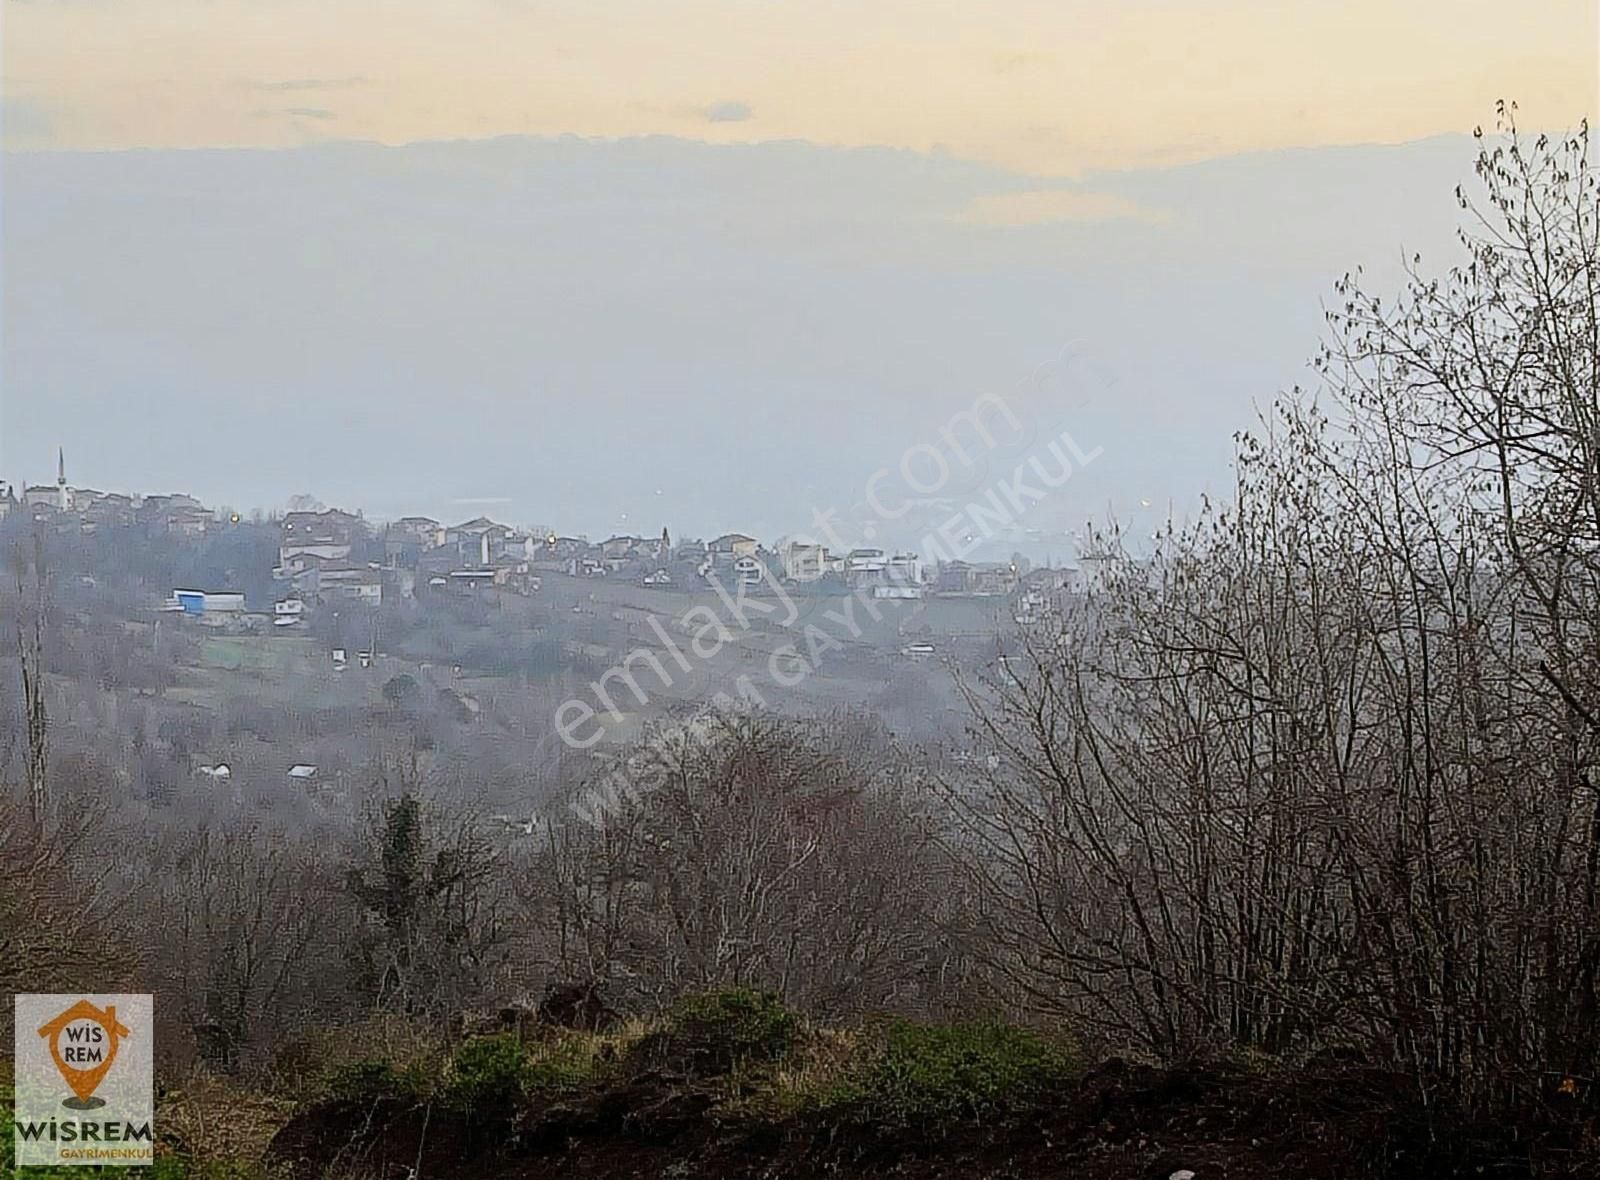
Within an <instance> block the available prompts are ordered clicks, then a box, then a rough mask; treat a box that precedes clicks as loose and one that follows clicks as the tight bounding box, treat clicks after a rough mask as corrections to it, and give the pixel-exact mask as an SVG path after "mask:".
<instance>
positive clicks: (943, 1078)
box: [823, 1020, 1076, 1124]
mask: <svg viewBox="0 0 1600 1180" xmlns="http://www.w3.org/2000/svg"><path fill="white" fill-rule="evenodd" d="M1075 1065H1076V1054H1075V1053H1074V1052H1073V1051H1072V1049H1071V1048H1070V1047H1069V1046H1068V1045H1066V1044H1064V1043H1062V1042H1060V1041H1057V1040H1052V1039H1050V1038H1048V1037H1044V1036H1041V1035H1040V1034H1038V1033H1035V1032H1032V1031H1030V1030H1028V1029H1024V1028H1018V1027H1016V1026H1014V1025H1009V1024H1004V1023H1001V1022H998V1021H987V1020H985V1021H972V1022H966V1023H961V1024H946V1025H924V1024H913V1023H911V1022H909V1021H895V1022H893V1023H891V1024H889V1025H888V1026H886V1027H885V1029H884V1030H883V1033H882V1037H881V1040H880V1041H879V1043H878V1044H877V1045H876V1046H875V1048H874V1050H873V1051H871V1052H870V1053H868V1054H867V1055H866V1057H865V1060H863V1061H859V1062H858V1063H857V1064H856V1065H855V1066H853V1067H851V1068H850V1069H848V1070H847V1071H846V1076H845V1077H844V1078H843V1079H842V1080H841V1081H839V1082H838V1083H836V1084H835V1085H834V1086H833V1087H832V1088H831V1089H830V1090H829V1092H828V1093H827V1094H826V1096H825V1098H824V1100H823V1104H824V1105H827V1106H835V1105H842V1106H849V1107H852V1108H854V1110H855V1111H856V1112H857V1114H858V1115H860V1116H861V1117H863V1118H865V1119H868V1120H872V1121H878V1122H890V1123H908V1124H909V1123H930V1122H936V1121H940V1120H946V1119H956V1118H971V1117H975V1116H980V1115H986V1114H992V1113H994V1112H996V1111H999V1110H1003V1109H1006V1108H1009V1107H1016V1106H1022V1105H1026V1104H1027V1103H1029V1102H1032V1101H1036V1100H1038V1099H1039V1098H1041V1097H1043V1096H1044V1095H1045V1094H1047V1093H1048V1092H1050V1091H1051V1090H1053V1089H1055V1088H1056V1087H1058V1086H1060V1085H1061V1084H1062V1083H1064V1082H1066V1081H1067V1080H1069V1079H1070V1078H1071V1076H1072V1074H1073V1071H1074V1069H1075Z"/></svg>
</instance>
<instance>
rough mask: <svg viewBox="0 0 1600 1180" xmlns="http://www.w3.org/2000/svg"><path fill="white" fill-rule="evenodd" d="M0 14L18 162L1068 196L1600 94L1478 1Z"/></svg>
mask: <svg viewBox="0 0 1600 1180" xmlns="http://www.w3.org/2000/svg"><path fill="white" fill-rule="evenodd" d="M4 15H5V29H4V33H5V36H4V68H5V70H4V72H5V97H6V99H7V103H8V105H12V104H15V105H14V108H13V109H16V110H48V111H49V112H50V117H49V119H48V120H47V121H42V120H37V119H34V120H18V121H15V122H14V123H13V125H12V126H11V127H10V128H9V131H8V144H9V146H12V147H35V148H37V147H47V148H95V149H104V148H128V147H194V146H267V147H270V146H287V145H291V144H294V143H298V142H302V141H303V140H304V139H305V138H307V136H308V135H323V134H326V130H325V129H319V130H315V131H313V130H312V129H311V128H310V126H309V124H312V123H320V124H324V125H327V124H329V123H331V122H332V121H333V120H334V119H335V118H336V119H337V123H336V126H337V128H338V134H339V135H340V136H341V137H343V138H352V139H368V140H376V141H378V142H383V143H403V142H409V141H415V140H421V139H453V138H463V137H465V138H480V137H488V136H495V135H504V134H539V135H545V134H556V133H567V132H572V133H577V134H581V135H590V136H625V135H636V134H670V135H681V136H691V137H695V138H701V139H707V140H711V141H713V142H748V141H751V140H755V139H806V140H810V141H813V142H816V143H822V144H834V145H844V146H852V145H888V146H894V147H902V148H910V149H914V150H918V151H934V150H944V151H948V152H951V153H953V154H956V155H959V156H963V157H967V158H971V159H977V160H983V161H985V162H989V163H994V164H999V165H1002V166H1004V167H1006V168H1008V169H1011V170H1013V171H1017V172H1022V173H1028V174H1034V175H1057V176H1061V175H1074V174H1081V173H1083V172H1085V171H1092V170H1098V169H1108V168H1126V167H1139V166H1148V165H1155V164H1169V163H1178V162H1183V161H1189V160H1196V159H1202V158H1209V157H1215V156H1220V155H1228V154H1233V153H1237V152H1241V151H1249V150H1257V149H1271V148H1278V147H1285V146H1297V145H1322V144H1332V143H1355V142H1363V143H1365V142H1389V143H1393V142H1401V141H1406V140H1411V139H1416V138H1419V137H1423V136H1427V135H1432V134H1436V133H1440V132H1445V131H1463V130H1467V129H1469V128H1470V127H1471V126H1472V125H1473V124H1474V123H1476V122H1479V121H1481V120H1484V119H1486V118H1487V117H1488V112H1489V111H1490V109H1491V107H1492V104H1493V102H1494V100H1495V99H1497V98H1500V97H1515V98H1516V99H1518V100H1519V102H1520V104H1521V106H1522V109H1523V111H1524V113H1525V116H1526V121H1527V122H1529V123H1538V124H1543V125H1551V126H1566V125H1569V124H1571V123H1572V122H1574V121H1575V120H1576V119H1577V118H1579V117H1581V116H1583V115H1584V114H1587V113H1591V112H1592V110H1593V108H1594V105H1595V97H1596V95H1595V87H1596V79H1595V70H1596V67H1595V59H1596V15H1595V6H1594V5H1593V4H1592V3H1590V2H1589V0H1550V2H1547V3H1542V4H1539V5H1537V6H1533V7H1530V8H1527V9H1524V10H1521V11H1519V12H1517V14H1516V15H1515V17H1512V16H1510V15H1508V12H1507V10H1506V9H1505V8H1504V7H1503V6H1500V5H1495V4H1491V3H1488V2H1487V0H1410V2H1408V3H1406V4H1404V5H1396V4H1393V3H1391V2H1389V0H1352V2H1349V3H1341V4H1335V3H1323V2H1316V3H1302V4H1292V5H1285V4H1282V3H1276V2H1275V3H1266V2H1262V0H1193V2H1190V3H1177V2H1175V0H1167V2H1161V0H1147V2H1141V3H1125V2H1122V0H1116V2H1113V0H1097V2H1094V3H1087V2H1082V0H1079V2H1071V0H1069V2H1066V3H1062V2H1060V0H1049V2H1046V0H983V2H979V0H973V2H971V3H954V4H946V5H928V4H926V3H923V2H921V0H917V2H913V0H881V2H879V3H875V4H872V5H861V6H850V7H848V8H845V7H835V6H819V5H816V4H815V3H812V2H810V0H804V2H802V0H771V2H769V3H763V4H759V5H752V4H746V3H741V2H737V0H685V2H682V3H673V4H661V3H659V2H658V0H648V2H646V0H607V2H605V3H594V2H592V0H581V2H580V0H550V2H547V3H539V4H533V3H523V2H520V0H517V2H513V0H462V2H461V3H455V4H449V5H441V4H438V3H436V2H434V0H427V2H423V0H277V2H275V3H273V4H270V5H267V4H259V3H255V2H254V0H119V2H118V3H115V4H100V3H86V4H37V3H22V2H19V0H7V2H6V3H5V6H4ZM264 89H270V90H278V91H282V92H285V93H286V94H287V93H290V92H297V91H298V92H303V94H304V95H305V96H306V97H310V96H311V95H314V96H315V101H313V102H306V103H297V104H295V105H296V106H297V107H302V108H303V109H305V110H315V111H317V112H318V114H317V115H315V116H302V117H300V118H280V119H262V118H259V117H257V114H256V113H257V112H258V111H259V110H260V109H261V106H262V103H261V101H260V99H261V94H262V91H263V90H264ZM729 96H737V97H736V98H732V97H729ZM757 112H758V113H759V118H755V117H752V116H753V114H754V113H757ZM1060 199H1062V198H1050V200H1060ZM1044 203H1047V202H1045V200H1044V198H1038V199H1037V200H1036V203H1035V205H1034V206H1030V205H1029V203H1028V202H1027V201H1023V202H1022V203H1021V204H1020V205H1017V204H1016V202H1015V201H1013V205H1012V207H1011V208H1012V210H1013V213H1016V214H1017V215H1029V216H1034V215H1037V214H1039V213H1040V211H1041V209H1042V208H1043V204H1044ZM1018 211H1020V213H1018ZM1068 212H1069V214H1072V213H1073V211H1071V210H1069V211H1068ZM975 215H976V216H980V217H984V218H989V217H1004V216H1009V215H1012V214H1008V213H1006V210H1005V208H991V209H987V210H979V211H978V213H977V214H975Z"/></svg>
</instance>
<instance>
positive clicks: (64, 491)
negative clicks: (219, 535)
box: [0, 451, 238, 537]
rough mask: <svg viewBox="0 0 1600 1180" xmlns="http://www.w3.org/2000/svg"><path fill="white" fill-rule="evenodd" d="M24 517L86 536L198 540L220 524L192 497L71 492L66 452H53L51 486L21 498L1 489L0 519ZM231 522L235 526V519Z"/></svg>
mask: <svg viewBox="0 0 1600 1180" xmlns="http://www.w3.org/2000/svg"><path fill="white" fill-rule="evenodd" d="M23 513H27V514H29V515H31V516H32V518H33V519H34V520H36V521H39V522H50V523H54V524H56V525H58V526H59V525H61V524H64V523H75V524H77V526H78V528H79V530H80V531H81V532H84V533H93V532H94V531H96V530H97V529H99V528H102V527H119V528H129V527H135V526H142V527H144V528H145V529H147V530H149V531H151V532H156V533H166V534H172V535H175V536H185V537H200V536H204V535H205V534H206V533H207V532H208V531H210V530H211V529H214V528H216V527H217V525H218V523H219V522H218V519H217V514H216V513H215V512H213V511H212V510H211V509H209V508H207V507H206V506H205V505H204V504H202V503H200V501H199V500H196V499H195V498H194V497H193V496H186V495H182V494H173V495H161V496H129V495H126V494H125V493H122V492H102V491H98V490H96V489H95V488H76V487H72V486H71V485H70V484H68V483H67V457H66V452H65V451H58V452H57V453H56V482H55V483H53V484H33V485H29V486H25V487H23V489H22V492H21V494H20V495H19V494H18V493H17V488H16V485H15V484H6V485H4V487H3V489H0V520H4V519H6V518H8V517H11V516H13V515H21V514H23ZM231 519H232V520H233V521H234V522H237V521H238V517H237V516H233V517H232V518H231Z"/></svg>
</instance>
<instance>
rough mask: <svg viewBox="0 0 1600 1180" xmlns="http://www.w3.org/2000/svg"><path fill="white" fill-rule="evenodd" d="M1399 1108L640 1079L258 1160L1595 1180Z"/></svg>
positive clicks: (1556, 1115) (1556, 1123) (1234, 1082)
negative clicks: (842, 1090) (869, 1095)
mask: <svg viewBox="0 0 1600 1180" xmlns="http://www.w3.org/2000/svg"><path fill="white" fill-rule="evenodd" d="M724 1093H725V1091H724ZM1409 1094H1410V1091H1409V1090H1408V1088H1407V1086H1406V1085H1405V1083H1404V1080H1403V1079H1400V1078H1396V1077H1394V1076H1393V1075H1388V1074H1384V1073H1379V1072H1374V1071H1363V1070H1358V1069H1352V1068H1349V1067H1345V1068H1342V1069H1339V1070H1337V1071H1332V1070H1330V1071H1326V1072H1322V1073H1316V1072H1312V1071H1300V1072H1298V1073H1296V1074H1294V1075H1292V1076H1286V1075H1282V1074H1264V1073H1260V1072H1255V1071H1247V1070H1242V1069H1238V1068H1233V1067H1226V1066H1215V1065H1211V1066H1200V1065H1191V1066H1186V1067H1178V1068H1173V1069H1156V1068H1152V1067H1148V1066H1142V1065H1130V1064H1127V1063H1124V1062H1120V1061H1110V1062H1107V1063H1104V1064H1102V1065H1100V1066H1098V1067H1097V1068H1095V1069H1093V1070H1091V1071H1090V1072H1089V1073H1088V1074H1086V1075H1085V1076H1084V1077H1082V1078H1081V1079H1079V1080H1078V1081H1076V1082H1075V1083H1074V1084H1072V1085H1071V1086H1070V1087H1068V1088H1066V1089H1064V1090H1063V1091H1061V1092H1060V1093H1058V1094H1055V1095H1053V1096H1051V1098H1050V1099H1049V1100H1048V1101H1046V1102H1044V1103H1042V1104H1040V1105H1039V1106H1037V1107H1035V1108H1032V1109H1029V1110H1027V1111H1014V1112H1011V1113H1010V1114H1007V1115H1004V1116H1000V1117H994V1118H989V1119H984V1120H976V1119H974V1120H969V1121H957V1122H954V1123H950V1124H946V1125H941V1126H935V1127H915V1128H912V1127H895V1128H888V1127H882V1126H871V1125H866V1124H863V1123H861V1122H859V1121H857V1120H853V1119H852V1118H850V1117H849V1116H848V1115H847V1114H840V1113H839V1112H830V1113H829V1114H828V1115H827V1116H826V1117H823V1116H809V1117H796V1118H793V1119H789V1120H786V1121H781V1122H776V1123H773V1122H765V1123H757V1122H751V1121H749V1120H739V1119H734V1118H730V1117H727V1116H726V1115H725V1113H724V1112H723V1109H722V1108H721V1107H719V1106H718V1105H717V1097H718V1095H717V1094H715V1093H713V1092H712V1091H711V1090H710V1089H707V1088H703V1087H698V1086H696V1085H694V1084H690V1083H685V1082H683V1081H681V1080H668V1079H666V1078H663V1077H662V1076H660V1075H653V1074H646V1075H643V1076H640V1077H637V1078H635V1079H633V1080H632V1081H630V1082H628V1083H626V1084H623V1085H620V1086H616V1087H613V1088H609V1089H607V1090H604V1091H600V1092H595V1093H590V1094H586V1095H584V1096H581V1097H578V1098H574V1099H572V1100H570V1101H565V1102H555V1103H547V1104H535V1105H532V1106H530V1107H529V1108H528V1109H526V1110H524V1111H523V1112H521V1114H520V1115H519V1116H518V1118H517V1120H516V1122H515V1123H514V1124H513V1125H511V1126H506V1127H501V1128H494V1127H487V1126H483V1125H481V1124H480V1125H473V1124H471V1123H469V1122H467V1121H465V1120H463V1119H461V1118H459V1117H457V1116H453V1115H449V1114H444V1113H441V1112H440V1111H439V1110H438V1109H427V1108H420V1107H417V1106H414V1105H410V1104H406V1103H401V1102H396V1101H393V1100H383V1101H378V1102H376V1103H366V1104H358V1103H351V1102H332V1103H327V1104H323V1105H320V1106H316V1107H313V1108H311V1109H309V1110H306V1111H304V1112H302V1113H301V1114H299V1115H297V1116H296V1117H295V1118H294V1119H292V1120H291V1121H290V1122H289V1123H288V1124H287V1125H286V1126H285V1127H284V1128H283V1129H282V1130H281V1131H280V1132H279V1133H278V1135H277V1137H276V1138H275V1139H274V1140H273V1142H272V1146H271V1148H270V1150H269V1155H270V1156H271V1157H272V1158H275V1159H277V1160H281V1161H286V1162H288V1163H290V1164H291V1165H292V1168H293V1173H294V1175H295V1176H296V1177H298V1178H304V1180H312V1178H320V1177H322V1176H323V1175H325V1174H326V1173H328V1172H329V1171H331V1170H332V1169H334V1168H335V1167H338V1168H339V1169H340V1171H341V1174H345V1169H347V1168H348V1167H349V1166H350V1165H361V1171H363V1172H366V1173H368V1174H370V1175H372V1176H375V1177H382V1178H383V1180H390V1178H391V1177H393V1178H399V1177H412V1176H416V1177H420V1178H423V1180H469V1178H470V1180H545V1178H547V1177H548V1178H550V1180H555V1178H556V1177H580V1178H584V1177H594V1178H597V1180H598V1178H600V1177H605V1178H607V1180H612V1178H625V1177H651V1178H655V1177H662V1176H670V1177H686V1178H687V1177H705V1178H707V1180H710V1178H713V1177H714V1178H716V1180H756V1178H760V1180H789V1178H800V1177H820V1176H836V1177H868V1176H873V1177H877V1176H894V1177H904V1178H906V1180H935V1178H939V1180H946V1178H948V1180H955V1178H958V1177H959V1178H961V1180H968V1178H979V1177H983V1178H994V1180H1000V1178H1006V1180H1035V1178H1039V1180H1042V1178H1044V1177H1053V1178H1054V1177H1082V1178H1085V1180H1170V1178H1171V1177H1173V1176H1174V1174H1181V1173H1182V1172H1184V1171H1188V1172H1192V1173H1193V1176H1194V1180H1222V1178H1229V1180H1269V1178H1270V1180H1359V1178H1363V1177H1374V1178H1377V1177H1383V1178H1388V1177H1396V1178H1398V1177H1408V1178H1409V1177H1418V1178H1427V1177H1474V1178H1480V1177H1482V1178H1490V1180H1511V1178H1515V1177H1532V1176H1539V1177H1579V1176H1584V1177H1596V1176H1600V1151H1595V1144H1594V1141H1593V1139H1592V1137H1591V1136H1590V1135H1588V1134H1587V1133H1586V1132H1585V1131H1584V1130H1583V1129H1582V1128H1581V1127H1579V1126H1578V1125H1577V1119H1576V1114H1575V1112H1574V1113H1572V1114H1567V1113H1565V1112H1561V1111H1559V1110H1554V1111H1551V1112H1549V1114H1548V1117H1544V1116H1541V1118H1540V1120H1539V1122H1540V1124H1541V1127H1542V1129H1541V1131H1540V1132H1539V1134H1538V1135H1530V1134H1528V1133H1526V1132H1525V1131H1519V1129H1518V1128H1516V1127H1483V1126H1475V1125H1473V1124H1471V1123H1470V1122H1467V1121H1464V1120H1461V1121H1450V1120H1446V1119H1443V1118H1441V1117H1440V1116H1439V1115H1438V1114H1437V1113H1434V1114H1433V1115H1432V1117H1431V1118H1430V1117H1429V1116H1428V1115H1427V1114H1426V1113H1425V1112H1424V1111H1422V1110H1421V1109H1420V1108H1419V1107H1418V1106H1417V1105H1416V1104H1415V1103H1414V1102H1413V1101H1412V1100H1411V1098H1410V1097H1409Z"/></svg>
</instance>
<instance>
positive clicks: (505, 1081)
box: [444, 1033, 529, 1121]
mask: <svg viewBox="0 0 1600 1180" xmlns="http://www.w3.org/2000/svg"><path fill="white" fill-rule="evenodd" d="M528 1083H529V1062H528V1051H527V1049H526V1048H525V1047H524V1046H523V1044H522V1042H521V1040H519V1039H518V1038H517V1037H516V1035H515V1034H513V1033H502V1034H500V1035H499V1036H492V1037H477V1038H474V1039H473V1040H470V1041H468V1042H466V1043H465V1044H464V1045H462V1046H461V1048H459V1049H458V1050H456V1055H455V1058H454V1059H453V1060H452V1061H451V1063H450V1079H449V1081H448V1082H446V1084H445V1088H444V1102H445V1105H446V1106H449V1107H450V1108H452V1109H454V1110H458V1111H461V1112H463V1113H468V1114H472V1115H474V1116H475V1117H479V1118H482V1119H484V1120H487V1121H502V1120H507V1119H509V1118H510V1117H511V1115H512V1114H513V1113H514V1111H515V1109H516V1106H517V1103H518V1102H520V1101H521V1100H522V1097H523V1095H524V1094H526V1093H527V1091H528Z"/></svg>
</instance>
